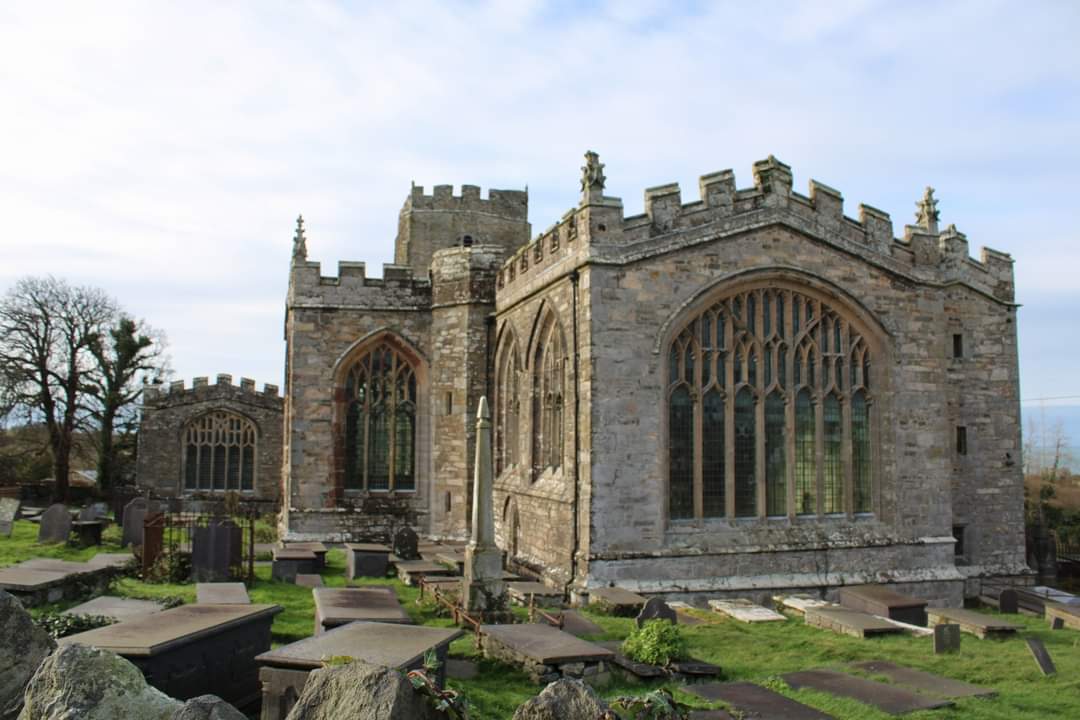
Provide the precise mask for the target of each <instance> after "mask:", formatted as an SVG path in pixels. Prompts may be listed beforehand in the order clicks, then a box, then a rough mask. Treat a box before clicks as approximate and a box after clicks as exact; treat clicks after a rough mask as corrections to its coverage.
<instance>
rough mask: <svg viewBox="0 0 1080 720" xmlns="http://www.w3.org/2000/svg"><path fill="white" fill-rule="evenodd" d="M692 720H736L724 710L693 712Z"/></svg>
mask: <svg viewBox="0 0 1080 720" xmlns="http://www.w3.org/2000/svg"><path fill="white" fill-rule="evenodd" d="M690 720H734V718H732V717H731V715H728V714H727V713H726V712H724V711H723V710H691V711H690Z"/></svg>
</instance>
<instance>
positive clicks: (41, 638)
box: [0, 590, 56, 720]
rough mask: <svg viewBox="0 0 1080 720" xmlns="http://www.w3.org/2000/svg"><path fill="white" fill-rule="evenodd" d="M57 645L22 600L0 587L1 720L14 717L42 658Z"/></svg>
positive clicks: (20, 706)
mask: <svg viewBox="0 0 1080 720" xmlns="http://www.w3.org/2000/svg"><path fill="white" fill-rule="evenodd" d="M54 649H56V641H55V640H53V639H52V638H51V637H49V633H47V632H45V631H44V630H42V629H41V628H40V627H38V626H37V625H35V624H34V621H33V620H32V619H31V618H30V613H28V612H26V610H25V609H24V608H23V606H22V603H20V602H19V601H18V600H16V599H15V598H14V597H12V596H11V595H9V594H8V593H6V592H4V591H3V590H0V720H14V718H16V717H18V716H19V710H20V709H21V708H22V703H23V692H24V691H25V690H26V684H27V683H28V682H30V678H31V677H32V676H33V674H34V671H35V670H37V668H38V665H40V664H41V661H42V660H44V659H45V658H46V657H48V656H49V653H51V652H52V651H53V650H54Z"/></svg>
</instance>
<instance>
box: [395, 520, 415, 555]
mask: <svg viewBox="0 0 1080 720" xmlns="http://www.w3.org/2000/svg"><path fill="white" fill-rule="evenodd" d="M417 543H419V539H418V538H417V537H416V531H415V530H413V529H412V528H411V527H409V526H408V525H405V526H403V527H401V528H400V529H399V530H398V531H397V532H396V533H394V554H395V555H397V557H398V559H400V560H419V559H420V551H419V550H418V549H417V547H416V546H417Z"/></svg>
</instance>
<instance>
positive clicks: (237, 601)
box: [195, 582, 251, 605]
mask: <svg viewBox="0 0 1080 720" xmlns="http://www.w3.org/2000/svg"><path fill="white" fill-rule="evenodd" d="M195 602H197V603H198V604H200V605H250V604H251V598H250V597H249V596H248V591H247V586H245V585H244V583H242V582H216V583H195Z"/></svg>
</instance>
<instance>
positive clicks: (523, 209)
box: [401, 184, 529, 220]
mask: <svg viewBox="0 0 1080 720" xmlns="http://www.w3.org/2000/svg"><path fill="white" fill-rule="evenodd" d="M417 211H427V212H482V213H489V214H492V215H498V216H500V217H506V218H513V219H518V220H527V219H528V215H529V193H528V191H525V190H495V189H490V190H488V196H487V198H486V199H485V198H482V197H481V196H480V187H479V186H478V185H462V186H461V194H460V195H454V186H453V185H436V186H435V187H434V188H432V194H431V195H425V194H424V187H423V186H422V185H416V184H414V185H413V186H412V191H411V192H410V193H409V196H408V197H407V198H406V199H405V205H404V207H402V208H401V212H402V213H407V212H417Z"/></svg>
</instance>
